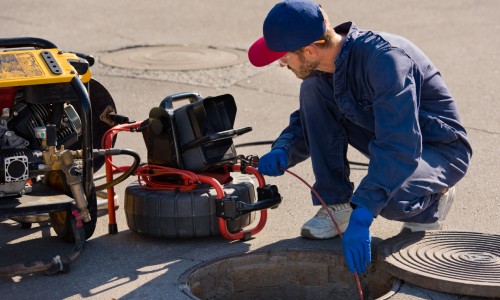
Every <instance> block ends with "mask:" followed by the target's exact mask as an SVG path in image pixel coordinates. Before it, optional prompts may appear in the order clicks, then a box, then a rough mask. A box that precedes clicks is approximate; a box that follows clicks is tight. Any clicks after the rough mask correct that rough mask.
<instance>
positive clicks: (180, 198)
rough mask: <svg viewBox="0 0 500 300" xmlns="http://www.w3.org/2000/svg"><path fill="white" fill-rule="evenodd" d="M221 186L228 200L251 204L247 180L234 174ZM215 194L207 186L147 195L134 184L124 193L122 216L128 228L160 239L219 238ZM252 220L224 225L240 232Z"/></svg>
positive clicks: (252, 196)
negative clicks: (217, 236)
mask: <svg viewBox="0 0 500 300" xmlns="http://www.w3.org/2000/svg"><path fill="white" fill-rule="evenodd" d="M235 177H236V178H235V179H234V180H233V182H232V183H230V184H225V185H224V191H225V193H226V194H227V195H228V196H238V197H239V200H240V201H245V202H247V203H254V202H255V187H254V184H253V182H252V179H251V177H249V176H246V175H242V174H236V176H235ZM216 198H217V197H216V192H215V190H214V188H212V187H210V186H201V187H199V188H196V189H194V190H191V191H168V190H161V191H151V190H146V189H143V188H142V187H140V186H139V184H138V183H137V182H134V183H132V184H130V185H129V186H128V187H127V188H126V189H125V216H126V219H127V225H128V227H129V228H130V229H131V230H133V231H135V232H137V233H141V234H145V235H149V236H154V237H162V238H194V237H207V236H214V235H219V234H220V231H219V225H218V217H217V215H216V213H215V199H216ZM254 219H255V212H252V213H249V214H246V215H243V216H240V217H239V218H237V219H236V220H234V221H228V222H227V229H228V231H229V232H231V233H235V232H238V231H240V230H241V229H242V228H244V227H246V226H248V225H250V224H251V223H252V222H253V221H254Z"/></svg>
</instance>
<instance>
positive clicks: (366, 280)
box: [179, 250, 400, 300]
mask: <svg viewBox="0 0 500 300" xmlns="http://www.w3.org/2000/svg"><path fill="white" fill-rule="evenodd" d="M360 283H361V286H362V290H363V296H364V299H386V298H388V297H390V296H392V295H394V294H395V293H396V291H397V290H398V289H399V286H400V282H399V280H397V279H395V278H394V277H392V276H390V275H389V274H388V273H385V272H383V271H378V270H377V268H376V267H374V268H372V269H371V270H370V271H368V272H367V274H365V275H363V276H362V277H360ZM179 284H180V288H181V290H182V291H183V292H184V293H185V294H186V295H188V296H189V297H190V298H192V299H218V300H223V299H238V300H245V299H249V300H250V299H251V300H258V299H266V300H267V299H292V300H293V299H301V300H308V299H314V300H321V299H359V298H360V296H359V290H358V287H357V283H356V280H355V277H354V275H353V274H352V273H350V272H349V271H348V269H347V267H346V265H345V261H344V258H343V256H342V255H340V254H335V253H333V252H332V251H326V250H323V251H321V250H283V251H256V252H252V253H248V254H240V255H233V256H228V257H223V258H220V259H216V260H213V261H209V262H205V263H202V264H200V265H198V266H195V267H194V268H192V269H190V270H188V271H187V272H186V273H184V274H183V275H182V276H181V278H180V280H179Z"/></svg>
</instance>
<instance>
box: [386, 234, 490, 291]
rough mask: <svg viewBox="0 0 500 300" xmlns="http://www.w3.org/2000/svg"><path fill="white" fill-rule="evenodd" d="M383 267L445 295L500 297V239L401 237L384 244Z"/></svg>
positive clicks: (402, 277) (423, 235) (488, 236)
mask: <svg viewBox="0 0 500 300" xmlns="http://www.w3.org/2000/svg"><path fill="white" fill-rule="evenodd" d="M381 247H383V250H382V251H381V254H382V255H383V258H382V259H383V260H385V261H384V263H383V267H384V269H386V270H387V271H388V272H389V273H391V274H392V275H394V276H396V277H398V278H400V279H402V280H404V281H407V282H409V283H412V284H415V285H418V286H421V287H424V288H429V289H433V290H437V291H441V292H446V293H451V294H459V295H469V296H480V297H500V236H499V235H491V234H483V233H474V232H446V231H439V232H427V233H411V234H406V235H399V236H396V237H393V238H391V239H389V240H387V241H386V242H384V244H383V245H381Z"/></svg>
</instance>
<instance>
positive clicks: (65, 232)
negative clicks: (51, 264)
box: [47, 171, 97, 243]
mask: <svg viewBox="0 0 500 300" xmlns="http://www.w3.org/2000/svg"><path fill="white" fill-rule="evenodd" d="M47 176H48V182H49V185H51V186H52V187H54V188H56V189H58V190H59V191H61V192H63V193H65V194H66V195H68V196H70V197H72V193H71V189H70V188H69V186H68V185H67V184H66V183H65V181H64V180H65V179H64V175H63V173H62V172H60V171H56V172H51V173H50V174H48V175H47ZM87 202H88V206H87V208H88V210H89V214H90V221H89V222H84V223H83V229H84V231H85V238H86V239H89V238H90V237H91V236H92V235H93V234H94V231H95V227H96V224H97V196H96V192H95V189H94V187H92V191H91V193H90V195H87ZM49 217H50V224H51V225H52V228H53V229H54V231H55V232H56V234H57V236H59V237H60V238H61V239H63V240H64V241H66V242H71V243H74V242H75V236H74V232H73V229H72V228H71V218H72V216H68V212H67V211H58V212H52V213H50V214H49Z"/></svg>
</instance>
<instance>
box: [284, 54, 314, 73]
mask: <svg viewBox="0 0 500 300" xmlns="http://www.w3.org/2000/svg"><path fill="white" fill-rule="evenodd" d="M318 66H319V60H316V61H308V60H307V59H306V57H305V56H304V54H303V53H302V52H298V53H293V54H292V55H291V57H290V59H289V62H288V64H287V68H288V69H289V70H291V71H292V72H293V73H294V74H295V76H297V78H299V79H306V78H307V77H309V75H311V72H312V71H314V70H315V69H316V68H317V67H318Z"/></svg>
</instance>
